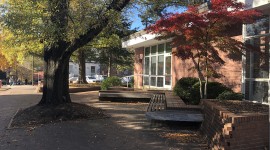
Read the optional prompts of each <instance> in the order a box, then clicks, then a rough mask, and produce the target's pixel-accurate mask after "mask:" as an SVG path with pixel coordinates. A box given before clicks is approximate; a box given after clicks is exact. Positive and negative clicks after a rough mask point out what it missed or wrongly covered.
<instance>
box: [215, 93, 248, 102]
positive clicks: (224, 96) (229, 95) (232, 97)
mask: <svg viewBox="0 0 270 150" xmlns="http://www.w3.org/2000/svg"><path fill="white" fill-rule="evenodd" d="M217 99H219V100H242V99H243V94H242V93H235V92H232V91H224V92H223V93H221V94H219V95H218V97H217Z"/></svg>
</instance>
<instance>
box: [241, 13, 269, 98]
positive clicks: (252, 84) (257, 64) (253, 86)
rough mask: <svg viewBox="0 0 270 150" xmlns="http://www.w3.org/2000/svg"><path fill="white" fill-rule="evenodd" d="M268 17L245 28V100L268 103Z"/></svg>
mask: <svg viewBox="0 0 270 150" xmlns="http://www.w3.org/2000/svg"><path fill="white" fill-rule="evenodd" d="M269 38H270V34H269V16H265V17H263V18H262V19H259V20H257V22H256V23H254V24H248V25H246V26H245V34H244V39H245V43H246V44H247V45H249V46H250V49H249V50H248V51H247V52H246V55H245V58H244V66H243V67H244V68H243V69H244V84H245V85H244V94H245V99H247V100H252V101H258V102H263V103H269V102H270V98H269V97H270V94H269V93H270V90H269V85H270V80H269V78H270V74H269V61H270V60H269V52H270V48H269V42H270V41H269Z"/></svg>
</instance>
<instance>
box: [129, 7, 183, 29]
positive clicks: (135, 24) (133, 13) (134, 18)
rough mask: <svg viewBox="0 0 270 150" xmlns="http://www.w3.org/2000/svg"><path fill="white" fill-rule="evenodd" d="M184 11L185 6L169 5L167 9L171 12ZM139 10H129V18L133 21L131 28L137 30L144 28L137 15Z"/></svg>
mask: <svg viewBox="0 0 270 150" xmlns="http://www.w3.org/2000/svg"><path fill="white" fill-rule="evenodd" d="M184 11H186V8H185V7H178V8H176V7H169V8H168V9H167V12H168V13H169V12H171V13H176V12H178V13H182V12H184ZM138 15H139V12H138V11H137V10H136V9H132V10H131V12H130V20H131V21H133V23H132V25H131V29H134V28H137V29H138V30H142V29H144V26H143V25H142V23H141V19H140V18H139V17H138Z"/></svg>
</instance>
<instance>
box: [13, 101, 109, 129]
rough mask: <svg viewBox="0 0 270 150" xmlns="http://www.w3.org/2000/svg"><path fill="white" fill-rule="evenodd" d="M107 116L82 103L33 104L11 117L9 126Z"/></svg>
mask: <svg viewBox="0 0 270 150" xmlns="http://www.w3.org/2000/svg"><path fill="white" fill-rule="evenodd" d="M103 118H108V115H106V114H104V112H103V111H102V110H101V109H98V108H94V107H91V106H88V105H84V104H78V103H68V104H61V105H57V106H39V105H35V106H32V107H29V108H26V109H24V110H20V111H19V112H18V113H17V114H16V115H15V116H14V118H13V121H12V123H11V125H10V127H11V128H18V127H19V128H20V127H33V126H39V125H43V124H47V123H55V122H62V121H69V120H94V119H103Z"/></svg>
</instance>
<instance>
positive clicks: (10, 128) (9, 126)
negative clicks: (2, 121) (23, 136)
mask: <svg viewBox="0 0 270 150" xmlns="http://www.w3.org/2000/svg"><path fill="white" fill-rule="evenodd" d="M20 110H22V109H21V108H19V109H18V110H17V111H16V112H15V113H14V115H13V116H12V117H11V119H10V121H9V123H8V126H7V128H6V129H7V130H12V129H19V128H18V127H11V124H12V122H13V120H14V117H15V116H16V115H17V113H18V112H19V111H20Z"/></svg>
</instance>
